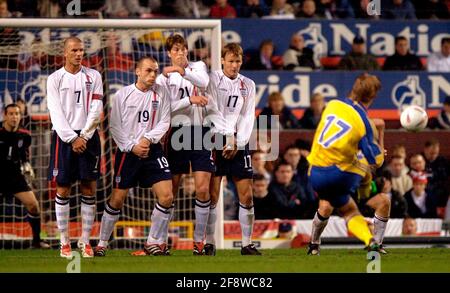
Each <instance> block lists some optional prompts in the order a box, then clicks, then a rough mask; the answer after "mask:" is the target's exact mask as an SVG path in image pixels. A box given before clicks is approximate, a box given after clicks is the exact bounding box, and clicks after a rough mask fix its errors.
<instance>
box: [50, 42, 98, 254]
mask: <svg viewBox="0 0 450 293" xmlns="http://www.w3.org/2000/svg"><path fill="white" fill-rule="evenodd" d="M83 55H84V45H83V42H82V41H81V40H80V39H79V38H76V37H69V38H67V39H66V40H65V41H64V57H65V64H64V66H63V67H62V68H60V69H59V70H57V71H55V72H54V73H52V74H51V75H50V76H49V77H48V79H47V105H48V110H49V112H50V118H51V121H52V125H53V130H54V131H53V134H52V143H51V157H50V165H49V174H48V179H49V180H51V181H53V182H56V193H57V194H56V200H55V209H56V221H57V225H58V230H59V232H60V234H61V239H60V240H61V250H60V255H61V257H65V258H72V251H71V248H70V239H69V230H68V229H69V215H70V204H69V195H70V190H71V185H72V183H74V182H75V181H77V180H81V184H80V189H81V193H82V196H81V218H82V221H83V226H82V234H81V239H80V240H79V241H78V247H79V248H80V249H81V253H82V256H83V257H93V256H94V252H93V250H92V247H91V245H90V244H89V235H90V233H91V230H92V225H93V223H94V219H95V212H96V210H95V193H96V187H97V179H98V177H99V168H98V167H99V162H100V154H101V146H100V138H99V135H98V132H97V126H98V125H99V123H100V119H101V114H102V111H103V102H102V98H103V85H102V78H101V76H100V73H99V72H98V71H96V70H93V69H89V68H86V67H84V66H82V65H81V61H82V59H83Z"/></svg>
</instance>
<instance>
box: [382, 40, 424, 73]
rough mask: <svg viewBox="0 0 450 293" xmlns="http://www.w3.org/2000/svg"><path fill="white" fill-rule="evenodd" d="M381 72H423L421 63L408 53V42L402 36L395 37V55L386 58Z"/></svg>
mask: <svg viewBox="0 0 450 293" xmlns="http://www.w3.org/2000/svg"><path fill="white" fill-rule="evenodd" d="M383 70H424V67H423V64H422V61H420V58H419V57H417V55H416V54H412V53H411V52H410V51H409V44H408V40H407V39H406V38H405V37H403V36H398V37H395V53H394V55H392V56H389V57H387V58H386V61H385V62H384V65H383Z"/></svg>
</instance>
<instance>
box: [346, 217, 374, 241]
mask: <svg viewBox="0 0 450 293" xmlns="http://www.w3.org/2000/svg"><path fill="white" fill-rule="evenodd" d="M347 228H348V230H349V231H350V232H352V234H353V235H355V236H356V237H358V239H360V240H361V241H363V242H364V244H366V246H367V245H369V244H370V239H372V237H373V236H372V233H370V230H369V226H368V225H367V222H366V220H365V219H364V217H363V216H361V215H357V216H354V217H353V218H351V219H350V220H349V221H348V223H347Z"/></svg>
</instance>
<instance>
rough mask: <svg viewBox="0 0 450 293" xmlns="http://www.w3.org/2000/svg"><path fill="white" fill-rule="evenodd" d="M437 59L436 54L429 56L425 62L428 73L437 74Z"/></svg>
mask: <svg viewBox="0 0 450 293" xmlns="http://www.w3.org/2000/svg"><path fill="white" fill-rule="evenodd" d="M438 64H439V58H437V54H431V56H430V57H429V58H428V61H427V70H428V71H429V72H437V71H438Z"/></svg>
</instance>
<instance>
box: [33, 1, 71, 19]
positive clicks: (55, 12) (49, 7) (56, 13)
mask: <svg viewBox="0 0 450 293" xmlns="http://www.w3.org/2000/svg"><path fill="white" fill-rule="evenodd" d="M37 11H38V12H39V16H40V17H45V18H57V17H62V16H63V13H64V12H65V11H63V9H62V8H61V3H60V1H58V0H38V3H37Z"/></svg>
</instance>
